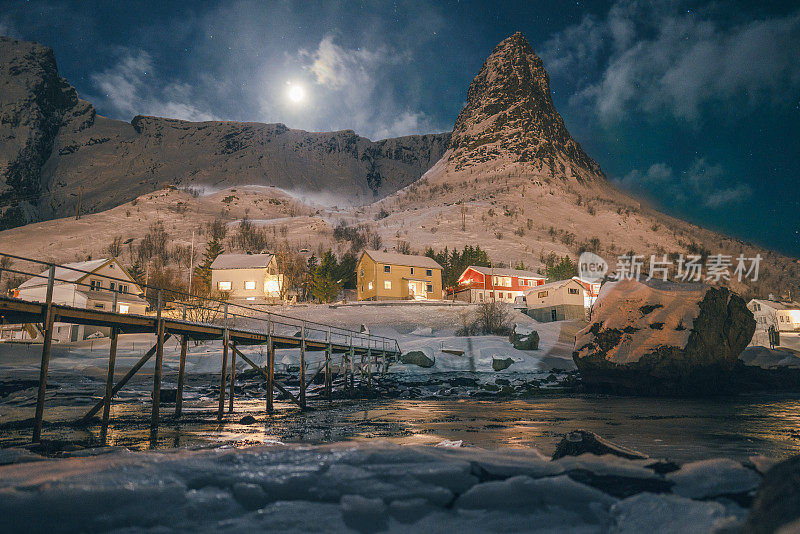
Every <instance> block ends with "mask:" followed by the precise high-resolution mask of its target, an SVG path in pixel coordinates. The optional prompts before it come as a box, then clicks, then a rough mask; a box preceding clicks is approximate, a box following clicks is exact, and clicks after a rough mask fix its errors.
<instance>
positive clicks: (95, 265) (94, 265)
mask: <svg viewBox="0 0 800 534" xmlns="http://www.w3.org/2000/svg"><path fill="white" fill-rule="evenodd" d="M108 261H109V259H108V258H101V259H98V260H90V261H78V262H75V263H65V264H64V265H63V266H57V267H56V273H55V275H56V284H64V283H69V282H77V281H78V280H80V279H81V278H83V277H84V276H86V272H92V271H95V270H97V269H99V268H100V267H102V266H103V265H105V264H106V263H108ZM73 269H77V270H73ZM48 271H49V269H48V270H46V271H42V272H41V273H39V276H34V277H33V278H31V279H30V280H26V281H25V282H23V283H22V284H20V286H19V289H26V288H30V287H39V286H46V285H47V277H48V274H49V273H48ZM80 271H86V272H80Z"/></svg>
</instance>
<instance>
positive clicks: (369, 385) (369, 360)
mask: <svg viewBox="0 0 800 534" xmlns="http://www.w3.org/2000/svg"><path fill="white" fill-rule="evenodd" d="M370 389H372V347H369V348H368V349H367V390H370Z"/></svg>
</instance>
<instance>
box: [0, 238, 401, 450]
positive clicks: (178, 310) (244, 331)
mask: <svg viewBox="0 0 800 534" xmlns="http://www.w3.org/2000/svg"><path fill="white" fill-rule="evenodd" d="M2 256H7V257H9V258H11V259H14V260H18V261H24V262H32V263H35V264H40V265H46V266H47V292H46V297H45V301H44V302H30V301H26V300H21V299H17V298H9V297H0V318H2V322H3V324H28V323H33V324H41V325H42V331H43V332H44V340H43V343H42V355H41V365H40V370H39V371H40V372H39V384H38V385H39V391H38V397H37V403H36V414H35V417H34V427H33V442H34V443H35V442H39V441H40V440H41V431H42V419H43V415H44V407H45V391H46V387H47V374H48V367H49V364H50V352H51V347H52V341H53V324H54V323H56V322H59V323H67V324H78V325H91V326H97V327H106V328H109V329H110V332H111V333H110V349H109V355H108V375H107V379H106V387H105V392H104V394H103V398H102V400H100V401H99V402H97V403H96V404H95V405H94V406H93V407H92V408H91V409H90V410H89V411H88V412H87V413H86V415H85V416H84V417H83V418H82V419H81V420H80V421H81V422H83V423H87V424H88V423H90V422H91V421H92V419H93V418H94V416H95V415H96V414H97V413H98V412H99V411H100V410H101V409H102V410H103V413H102V423H101V425H102V426H101V433H100V439H101V441H102V442H103V443H105V442H106V435H107V432H108V422H109V413H110V407H111V401H112V398H113V397H114V395H116V394H117V392H119V391H120V390H121V389H122V388H123V387H124V386H125V384H126V383H127V382H128V381H129V380H130V379H131V378H132V377H133V376H134V375H135V374H136V373H137V372H138V371H139V370H140V369H141V368H142V367H143V366H144V365H145V364H146V363H147V362H148V361H149V360H151V359H152V358H153V357H155V366H154V370H153V407H152V416H151V430H152V431H156V430H157V428H158V425H159V416H160V409H159V405H160V395H161V373H162V364H163V354H164V342H165V341H166V340H167V339H168V338H169V337H171V336H172V337H176V338H178V339H179V340H180V347H181V348H180V363H179V368H178V369H179V370H178V386H177V397H176V402H175V416H176V417H180V416H181V410H182V405H183V387H184V382H185V370H186V351H187V346H188V342H189V341H190V340H192V341H206V340H221V341H222V367H221V370H220V392H219V405H218V409H217V419H218V420H222V417H223V413H224V410H225V400H226V399H225V393H226V392H225V390H226V386H228V389H229V397H228V411H229V412H232V411H233V403H234V381H235V379H236V365H235V364H236V358H237V357H239V358H241V359H242V360H244V361H245V362H246V363H247V364H248V365H250V366H251V367H252V368H253V369H255V370H256V371H257V372H258V373H259V374H260V375H262V376H263V378H264V380H265V382H266V389H267V394H266V411H267V413H272V412H273V400H274V391H275V390H276V389H277V390H278V391H279V392H280V393H282V394H283V395H285V396H286V397H287V398H288V399H289V400H290V401H292V402H293V403H295V404H296V405H297V406H299V407H300V408H301V409H305V408H306V406H307V402H306V391H307V389H308V386H309V385H310V384H311V383H313V382H314V380H316V379H317V378H318V377H319V375H320V374H323V373H324V378H325V380H324V384H325V386H324V393H325V396H326V397H327V399H328V401H330V400H331V393H332V390H333V373H332V366H331V363H332V359H333V356H334V355H335V354H339V355H341V356H342V365H341V366H340V370H343V374H344V378H345V380H344V384H345V387H347V385H348V377H349V387H350V391H351V392H352V390H353V387H354V382H355V376H356V374H358V375H359V376H360V380H361V382H362V383H365V384H366V385H367V387H371V386H372V373H373V371H376V372H377V371H380V372H382V373H383V372H385V371H386V369H387V368H388V366H389V365H390V364H391V363H392V362H393V361H396V360H397V359H398V358H399V356H400V347H399V345H398V343H397V341H396V340H394V339H391V338H386V337H382V336H375V335H370V334H369V333H364V332H356V331H353V330H349V329H344V328H340V327H335V326H331V325H327V324H323V323H317V322H313V321H305V320H300V319H295V318H292V317H288V316H284V315H279V314H274V313H271V312H267V311H264V310H261V309H256V308H253V307H251V306H244V305H238V304H233V303H229V302H224V301H219V300H214V299H207V298H202V297H197V296H196V295H190V294H185V293H180V292H178V291H173V290H168V292H169V294H170V295H173V296H178V297H182V300H183V302H181V301H180V300H176V302H175V303H174V305H173V307H172V308H171V309H168V308H166V307H165V305H164V299H163V295H164V293H165V292H167V290H164V289H162V288H156V287H152V286H144V287H145V290H146V289H152V290H154V291H157V294H158V304H157V306H156V311H155V313H153V314H151V315H136V314H129V313H116V312H111V311H103V310H95V309H85V308H78V307H74V306H69V305H64V304H56V303H54V302H53V287H54V284H55V283H56V282H69V283H76V282H74V281H67V280H59V279H57V278H56V267H58V268H59V269H67V270H78V269H74V268H72V267H68V266H61V265H55V264H51V263H46V262H41V261H38V260H31V259H29V258H23V257H21V256H14V255H10V254H2V253H0V257H2ZM3 271H5V272H12V273H18V274H25V275H28V276H43V275H42V274H38V273H30V272H25V271H22V270H20V269H18V268H10V267H6V268H4V269H3ZM78 271H79V270H78ZM59 272H62V271H59ZM79 272H85V271H79ZM87 274H89V273H88V272H87ZM102 278H103V279H110V280H118V281H121V282H127V280H123V279H116V278H113V277H109V276H105V275H104V276H102ZM78 284H79V283H78ZM79 285H80V284H79ZM116 299H117V294H116V293H115V294H114V306H113V309H114V310H116V309H117V306H116V304H117V302H116ZM198 302H202V303H203V304H206V305H208V304H209V303H211V304H213V305H214V308H213V309H210V308H208V307H204V306H203V305H202V304H198ZM196 309H204V310H210V311H212V312H213V314H211V315H210V316H209V319H210V320H208V321H206V322H196V321H191V320H187V319H186V316H187V310H190V311H191V310H196ZM232 309H239V311H240V312H244V313H235V312H233V311H232ZM176 315H180V318H177V317H175V316H176ZM264 316H266V317H264ZM231 323H233V324H231ZM138 333H151V334H155V335H156V342H155V344H154V345H153V346H152V347H151V348H150V350H148V351H147V352H146V353H145V354H144V355H143V356H142V357H141V358H140V359H139V360H138V361H137V362H136V363H135V364H134V365H133V367H131V369H130V370H129V371H128V372H127V373H126V374H125V375H124V376H123V377H122V378H121V379H120V380H119V381H118V382H117V383H116V384H115V383H114V372H115V360H116V352H117V343H118V339H119V336H120V335H121V334H138ZM246 345H265V346H266V347H267V361H266V366H265V367H264V368H262V367H260V366H258V365H257V364H256V363H255V362H253V361H252V360H251V359H250V358H249V357H248V356H247V355H245V354H243V353H242V352H241V351H240V350H239V348H238V347H239V346H246ZM281 349H300V369H299V375H300V376H299V382H300V390H299V393H298V394H297V395H293V394H292V393H291V392H290V391H289V390H288V388H287V387H286V386H285V385H283V384H281V383H280V382H279V381H278V380H276V378H275V353H276V351H277V350H281ZM307 352H324V360H323V361H322V365H320V367H319V368H318V369H317V370H316V372H315V374H314V375H313V376H312V377H311V379H310V380H307V377H306V367H307V363H306V353H307ZM229 357H230V360H231V363H230V367H229V366H228V359H229Z"/></svg>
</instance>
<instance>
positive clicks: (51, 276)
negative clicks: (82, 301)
mask: <svg viewBox="0 0 800 534" xmlns="http://www.w3.org/2000/svg"><path fill="white" fill-rule="evenodd" d="M55 279H56V266H55V265H51V266H50V270H49V272H48V274H47V296H46V298H45V302H46V304H47V306H46V307H45V313H44V343H43V344H42V361H41V364H40V365H39V393H38V395H37V397H36V415H35V416H34V419H33V442H34V443H38V442H39V441H41V438H42V418H43V417H44V397H45V394H46V393H47V370H48V368H49V367H50V346H51V345H52V343H53V285H54V283H55Z"/></svg>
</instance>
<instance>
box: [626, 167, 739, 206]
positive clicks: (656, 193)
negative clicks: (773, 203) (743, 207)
mask: <svg viewBox="0 0 800 534" xmlns="http://www.w3.org/2000/svg"><path fill="white" fill-rule="evenodd" d="M616 183H617V184H618V185H620V186H621V187H622V188H624V189H628V190H631V191H635V192H640V193H646V194H649V195H650V196H652V197H659V198H662V199H666V201H667V202H669V201H671V202H673V203H675V204H681V205H684V206H690V205H694V204H695V203H696V202H697V200H698V199H699V200H700V202H701V203H702V205H703V206H705V207H707V208H711V209H719V208H724V207H727V206H730V205H734V204H738V203H741V202H742V201H744V200H746V199H747V198H748V197H749V196H750V195H751V194H752V190H751V188H750V186H748V185H747V184H743V183H736V184H732V185H731V184H728V183H726V178H725V170H724V169H723V167H722V166H721V165H719V164H712V163H709V162H708V161H707V160H706V159H705V158H697V159H695V160H694V161H693V162H692V163H691V165H689V167H688V168H687V169H686V170H684V171H682V172H680V173H677V174H676V173H675V172H674V171H673V169H672V167H670V166H669V165H667V164H666V163H655V164H653V165H651V166H650V167H649V168H648V169H647V170H646V171H644V172H642V171H640V170H638V169H634V170H632V171H631V172H629V173H628V174H627V175H625V176H624V177H623V178H621V179H619V180H616Z"/></svg>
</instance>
